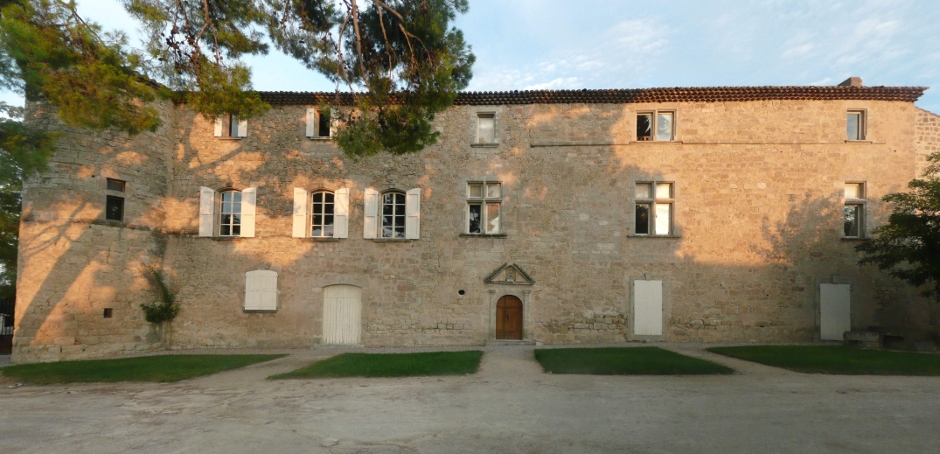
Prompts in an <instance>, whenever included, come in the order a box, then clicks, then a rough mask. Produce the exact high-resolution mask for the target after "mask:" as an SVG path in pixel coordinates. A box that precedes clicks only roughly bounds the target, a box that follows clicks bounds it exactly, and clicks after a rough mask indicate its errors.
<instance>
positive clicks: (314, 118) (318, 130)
mask: <svg viewBox="0 0 940 454" xmlns="http://www.w3.org/2000/svg"><path fill="white" fill-rule="evenodd" d="M332 118H333V114H332V111H330V109H319V108H316V107H308V108H307V138H310V139H317V140H325V139H330V138H332V137H333V120H332Z"/></svg>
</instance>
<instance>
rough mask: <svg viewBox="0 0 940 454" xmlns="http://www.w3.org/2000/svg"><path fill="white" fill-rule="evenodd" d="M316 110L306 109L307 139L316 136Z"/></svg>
mask: <svg viewBox="0 0 940 454" xmlns="http://www.w3.org/2000/svg"><path fill="white" fill-rule="evenodd" d="M316 128H317V109H314V108H313V107H308V108H307V137H316V136H317V129H316Z"/></svg>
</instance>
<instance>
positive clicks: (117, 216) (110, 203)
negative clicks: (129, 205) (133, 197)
mask: <svg viewBox="0 0 940 454" xmlns="http://www.w3.org/2000/svg"><path fill="white" fill-rule="evenodd" d="M106 184H107V186H106V188H105V189H106V194H105V209H104V218H105V219H107V220H109V221H121V222H123V221H124V195H125V189H126V188H127V182H125V181H122V180H116V179H113V178H108V179H107V183H106Z"/></svg>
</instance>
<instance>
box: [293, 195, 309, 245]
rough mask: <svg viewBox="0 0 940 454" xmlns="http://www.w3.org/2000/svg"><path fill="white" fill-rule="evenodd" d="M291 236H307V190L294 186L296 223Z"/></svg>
mask: <svg viewBox="0 0 940 454" xmlns="http://www.w3.org/2000/svg"><path fill="white" fill-rule="evenodd" d="M291 236H292V237H294V238H306V237H307V190H306V189H303V188H294V223H293V230H292V233H291Z"/></svg>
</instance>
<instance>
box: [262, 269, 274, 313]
mask: <svg viewBox="0 0 940 454" xmlns="http://www.w3.org/2000/svg"><path fill="white" fill-rule="evenodd" d="M260 273H264V274H262V275H261V302H260V303H261V304H260V307H259V309H261V310H263V311H276V310H277V273H276V272H274V271H261V272H260Z"/></svg>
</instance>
